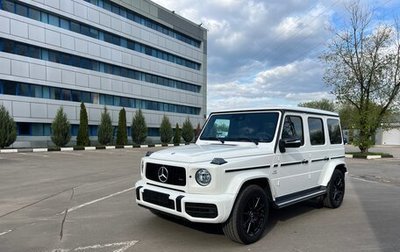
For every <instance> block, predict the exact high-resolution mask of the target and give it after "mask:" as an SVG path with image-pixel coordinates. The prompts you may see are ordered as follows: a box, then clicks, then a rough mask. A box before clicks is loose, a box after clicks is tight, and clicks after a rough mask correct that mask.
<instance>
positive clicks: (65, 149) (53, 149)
mask: <svg viewBox="0 0 400 252" xmlns="http://www.w3.org/2000/svg"><path fill="white" fill-rule="evenodd" d="M183 145H185V144H180V146H183ZM173 146H175V145H174V144H168V145H161V144H149V145H140V146H138V145H136V146H133V145H124V146H118V148H117V147H116V146H112V145H111V146H85V147H62V148H57V147H53V148H52V147H50V148H32V149H30V148H26V149H25V148H24V149H1V150H0V153H22V152H49V151H52V152H53V151H62V152H65V151H94V150H113V149H133V148H154V147H173Z"/></svg>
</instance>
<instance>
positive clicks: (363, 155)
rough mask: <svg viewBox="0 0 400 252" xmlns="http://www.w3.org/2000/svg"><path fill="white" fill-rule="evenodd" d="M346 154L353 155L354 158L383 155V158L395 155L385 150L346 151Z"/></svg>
mask: <svg viewBox="0 0 400 252" xmlns="http://www.w3.org/2000/svg"><path fill="white" fill-rule="evenodd" d="M346 154H350V155H353V158H367V156H372V155H374V156H378V155H379V156H381V157H382V158H392V157H393V155H391V154H389V153H383V152H366V153H361V152H346Z"/></svg>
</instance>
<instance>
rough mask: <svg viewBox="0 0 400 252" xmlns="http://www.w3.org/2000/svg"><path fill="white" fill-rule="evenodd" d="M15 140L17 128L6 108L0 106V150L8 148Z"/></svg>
mask: <svg viewBox="0 0 400 252" xmlns="http://www.w3.org/2000/svg"><path fill="white" fill-rule="evenodd" d="M16 139H17V126H16V125H15V122H14V119H13V118H12V117H11V116H10V114H9V113H8V111H7V110H6V108H5V107H4V106H3V105H1V106H0V149H2V148H4V147H7V146H10V145H11V144H13V143H14V142H15V140H16Z"/></svg>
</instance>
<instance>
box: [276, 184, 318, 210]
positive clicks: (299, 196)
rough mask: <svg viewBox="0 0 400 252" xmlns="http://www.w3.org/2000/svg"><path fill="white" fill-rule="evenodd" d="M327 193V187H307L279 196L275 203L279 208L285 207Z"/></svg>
mask: <svg viewBox="0 0 400 252" xmlns="http://www.w3.org/2000/svg"><path fill="white" fill-rule="evenodd" d="M324 194H326V187H325V186H319V187H315V188H311V189H307V190H304V191H301V192H297V193H293V194H288V195H285V196H282V197H278V198H276V199H275V205H276V206H277V207H278V208H283V207H286V206H289V205H293V204H296V203H299V202H301V201H305V200H308V199H312V198H315V197H318V196H321V195H324Z"/></svg>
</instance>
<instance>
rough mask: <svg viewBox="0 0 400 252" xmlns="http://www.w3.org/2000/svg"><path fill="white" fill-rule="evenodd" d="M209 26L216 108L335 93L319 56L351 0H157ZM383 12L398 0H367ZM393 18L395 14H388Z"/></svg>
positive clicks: (210, 100) (210, 80) (212, 101)
mask: <svg viewBox="0 0 400 252" xmlns="http://www.w3.org/2000/svg"><path fill="white" fill-rule="evenodd" d="M155 2H157V3H159V4H161V5H163V6H165V7H166V8H167V9H170V10H175V12H176V13H178V14H180V15H182V16H184V17H186V18H188V19H190V20H192V21H193V22H195V23H200V22H202V23H203V27H205V28H207V29H208V66H207V68H208V109H209V111H212V110H216V109H224V108H241V107H265V106H267V105H285V104H288V105H292V106H295V105H297V104H298V103H299V102H304V101H310V100H315V99H320V98H328V99H332V98H333V97H332V95H330V94H329V88H327V87H326V86H325V85H324V83H323V81H322V76H323V72H324V66H323V65H322V63H321V62H320V61H319V60H318V59H317V56H318V55H319V53H320V51H321V50H322V49H323V48H324V46H325V43H326V42H327V41H328V40H329V38H330V36H331V35H332V34H331V33H330V32H329V31H328V29H327V27H329V26H330V25H332V23H333V25H334V24H335V22H338V19H339V18H340V17H341V16H340V15H338V13H340V12H341V11H343V7H342V6H343V2H345V3H348V1H346V0H339V1H336V0H321V1H304V0H285V1H284V2H283V1H282V0H268V1H265V0H218V1H215V0H203V1H194V0H155ZM365 2H369V3H371V4H372V6H377V7H379V9H377V10H378V11H379V13H380V15H381V16H382V17H384V14H385V13H386V11H387V10H385V7H386V9H388V8H391V9H392V10H395V9H399V8H395V7H396V6H397V7H399V3H397V4H395V5H394V6H393V2H395V1H391V2H390V1H387V0H378V2H377V1H373V0H365ZM386 18H387V17H386Z"/></svg>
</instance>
